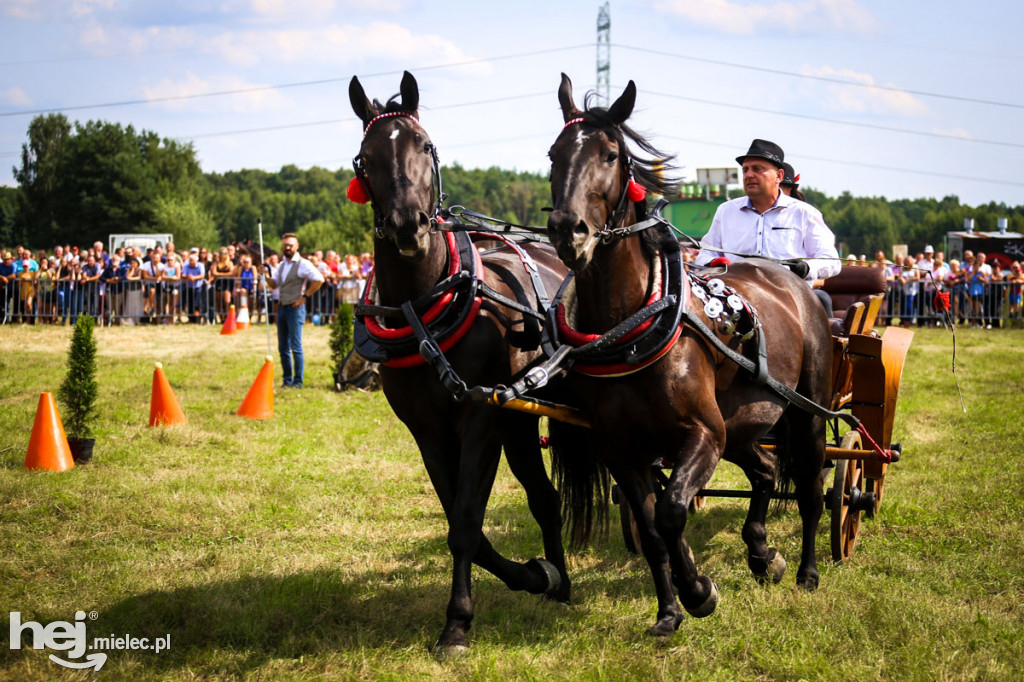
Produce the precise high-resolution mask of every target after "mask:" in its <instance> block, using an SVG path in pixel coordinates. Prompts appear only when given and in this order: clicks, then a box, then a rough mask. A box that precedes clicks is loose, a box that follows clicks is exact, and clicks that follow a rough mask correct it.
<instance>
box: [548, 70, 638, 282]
mask: <svg viewBox="0 0 1024 682" xmlns="http://www.w3.org/2000/svg"><path fill="white" fill-rule="evenodd" d="M558 102H559V104H561V106H562V116H563V118H564V119H565V127H564V128H563V129H562V132H561V134H560V135H559V136H558V139H556V140H555V144H554V145H552V147H551V150H550V151H549V152H548V157H549V158H550V159H551V199H552V202H553V204H552V205H553V207H554V208H553V209H552V211H551V215H550V216H549V217H548V235H549V237H550V238H551V244H552V245H553V246H554V247H555V249H556V250H557V251H558V257H559V258H561V259H562V261H563V262H564V263H565V264H566V265H567V266H569V267H570V268H573V269H576V270H580V269H583V268H584V267H586V265H587V264H588V263H589V262H590V260H591V258H592V257H593V255H594V249H595V248H596V247H597V245H598V243H599V241H600V239H599V236H598V232H599V231H600V230H602V229H604V227H605V226H606V225H607V224H608V222H609V218H610V217H611V216H612V215H613V214H614V213H615V211H616V207H617V206H618V205H619V203H620V201H619V200H620V198H622V196H623V192H624V191H625V186H626V183H627V182H628V180H629V170H628V166H627V163H628V158H629V156H628V151H627V150H626V144H625V141H624V139H623V137H622V131H621V129H620V127H619V126H620V125H621V124H622V123H623V122H624V121H625V120H626V119H627V118H629V115H630V114H631V113H632V112H633V105H634V104H635V103H636V85H634V84H633V81H630V82H629V85H627V86H626V90H625V92H623V93H622V96H621V97H619V98H618V99H617V100H615V103H614V104H612V106H611V107H609V108H608V109H607V110H598V109H594V110H590V109H588V110H587V111H586V112H584V111H580V110H579V109H577V108H576V105H575V104H574V103H573V97H572V82H571V81H570V80H569V77H568V76H566V75H565V74H564V73H563V74H562V85H561V87H559V88H558Z"/></svg>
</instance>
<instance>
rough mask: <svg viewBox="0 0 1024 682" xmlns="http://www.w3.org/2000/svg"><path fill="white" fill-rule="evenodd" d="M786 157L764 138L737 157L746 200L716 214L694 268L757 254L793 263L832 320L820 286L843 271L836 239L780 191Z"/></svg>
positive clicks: (814, 212) (813, 212) (815, 215)
mask: <svg viewBox="0 0 1024 682" xmlns="http://www.w3.org/2000/svg"><path fill="white" fill-rule="evenodd" d="M784 158H785V152H783V151H782V148H781V147H779V145H777V144H775V143H774V142H770V141H768V140H761V139H755V140H754V141H753V142H752V143H751V145H750V149H749V150H748V151H747V153H746V154H744V155H743V156H739V157H737V158H736V161H737V163H739V164H740V166H741V167H742V169H743V191H744V192H745V194H746V196H742V197H739V198H737V199H732V200H731V201H727V202H725V203H724V204H722V205H721V206H719V207H718V210H717V211H715V217H714V220H712V222H711V229H710V230H709V231H708V233H707V234H706V235H705V236H704V239H703V240H702V248H701V251H700V253H699V254H697V259H696V264H697V265H707V264H708V263H710V262H711V261H712V260H714V259H716V258H722V257H724V258H728V259H734V258H742V257H744V256H755V255H756V256H765V257H768V258H775V259H779V260H783V261H790V262H789V263H786V265H787V266H788V267H789V268H790V269H791V270H792V271H793V272H794V273H795V274H796V275H797V276H798V277H801V278H803V279H804V280H806V281H807V284H808V285H809V286H811V287H812V288H813V289H814V292H815V294H816V295H817V296H818V298H819V299H820V300H821V303H822V306H823V307H824V308H825V312H826V313H827V314H828V316H829V317H831V316H832V300H831V298H829V296H828V294H827V293H825V292H824V291H822V290H821V286H822V285H823V283H824V281H825V280H826V279H827V278H829V277H832V276H834V275H836V274H838V273H839V270H840V261H839V253H838V252H837V251H836V239H835V235H834V234H832V230H830V229H829V228H828V225H826V224H825V220H824V218H822V215H821V211H819V210H818V209H816V208H814V207H813V206H811V205H810V204H808V203H806V202H803V201H800V200H799V199H794V198H792V197H789V196H787V195H786V194H784V193H783V192H782V190H781V183H782V180H783V178H784V177H785V167H784V165H783V163H784Z"/></svg>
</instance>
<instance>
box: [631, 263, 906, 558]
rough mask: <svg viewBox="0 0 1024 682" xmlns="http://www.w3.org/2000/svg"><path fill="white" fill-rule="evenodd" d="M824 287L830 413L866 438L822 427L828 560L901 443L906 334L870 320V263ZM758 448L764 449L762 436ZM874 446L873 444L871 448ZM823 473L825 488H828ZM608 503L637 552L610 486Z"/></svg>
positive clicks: (875, 307) (704, 492) (843, 551)
mask: <svg viewBox="0 0 1024 682" xmlns="http://www.w3.org/2000/svg"><path fill="white" fill-rule="evenodd" d="M824 289H825V291H826V292H828V293H829V295H830V297H831V298H832V301H833V309H834V311H835V317H834V318H832V319H831V320H830V322H831V327H832V344H833V362H832V385H833V395H832V402H831V405H830V408H831V409H832V410H848V411H849V412H850V413H852V414H853V415H854V416H855V417H857V418H858V419H859V420H860V422H861V423H862V424H863V425H864V430H866V431H867V434H869V435H870V437H871V439H872V440H873V441H874V443H869V442H868V439H867V438H866V437H865V436H862V434H861V433H860V432H858V431H856V430H849V431H845V432H844V431H843V430H842V426H841V422H840V420H838V419H833V420H831V422H830V424H829V443H828V446H827V447H826V450H825V452H826V457H827V460H826V462H825V468H824V469H823V470H822V478H823V481H824V482H825V484H826V491H825V506H826V509H827V510H828V512H829V518H830V524H829V526H830V533H831V542H830V544H831V553H832V560H833V561H834V562H836V563H841V562H843V561H846V560H848V559H849V558H850V557H851V556H852V554H853V552H854V549H855V547H856V545H857V538H858V536H859V533H860V522H861V519H862V517H866V518H873V517H874V515H875V514H876V513H877V512H878V511H879V508H880V507H881V504H882V499H883V496H884V492H885V478H886V474H887V472H888V468H889V464H891V463H893V462H897V461H899V459H900V455H901V447H900V444H899V443H893V442H892V434H893V422H894V420H895V416H896V403H897V399H898V397H899V387H900V378H901V376H902V373H903V364H904V362H905V360H906V356H907V351H908V349H909V348H910V343H911V341H912V339H913V336H914V333H913V332H912V331H911V330H909V329H906V328H903V327H886V328H885V330H884V332H883V333H882V334H879V333H878V332H877V331H876V330H875V329H874V326H875V323H876V322H877V321H878V319H879V316H880V314H881V313H882V306H883V303H884V299H885V277H884V274H883V273H882V271H881V270H879V269H876V268H868V267H860V266H850V265H844V266H843V267H842V269H841V271H840V273H839V274H838V275H836V276H835V277H832V278H830V279H828V280H826V281H825V286H824ZM762 445H763V447H765V449H767V450H769V451H770V450H772V449H773V448H774V444H773V443H772V442H771V438H770V437H769V438H768V439H766V440H765V441H763V442H762ZM875 445H877V448H876V447H874V446H875ZM667 464H669V463H667V462H659V463H658V465H656V467H655V472H654V474H655V478H656V480H658V481H659V483H660V485H661V486H662V487H664V485H665V483H666V482H667V476H666V474H665V472H664V469H665V466H664V465H667ZM828 477H831V481H830V483H831V486H829V485H828V483H829V481H828ZM750 495H751V493H750V491H745V490H726V489H706V488H705V489H701V490H700V491H699V492H698V494H697V497H695V498H694V499H693V501H692V502H691V505H690V509H691V511H700V510H701V509H703V508H704V507H705V505H706V504H707V500H708V498H711V497H720V498H749V497H750ZM612 498H613V502H614V503H615V504H616V505H617V506H618V508H619V519H620V524H621V529H622V536H623V540H624V542H625V545H626V549H627V550H629V551H630V552H632V553H634V554H635V553H638V552H639V547H640V540H639V535H638V529H637V525H636V520H635V519H634V518H633V514H632V512H631V511H630V508H629V505H628V504H627V503H626V500H625V499H624V498H623V497H622V496H621V495H620V494H619V490H618V487H617V486H616V487H613V488H612ZM773 498H775V499H793V498H794V496H793V494H792V493H788V492H777V493H775V494H774V495H773Z"/></svg>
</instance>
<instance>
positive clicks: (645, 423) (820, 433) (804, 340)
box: [548, 74, 831, 636]
mask: <svg viewBox="0 0 1024 682" xmlns="http://www.w3.org/2000/svg"><path fill="white" fill-rule="evenodd" d="M558 98H559V102H560V104H561V108H562V114H563V116H564V120H565V122H566V125H565V127H564V128H563V130H562V133H561V134H560V135H559V136H558V138H557V140H556V141H555V143H554V145H553V146H552V147H551V151H550V153H549V155H550V158H551V196H552V200H553V202H554V203H553V206H554V208H553V211H552V212H551V215H550V217H549V221H548V234H549V236H550V238H551V242H552V244H553V245H554V246H555V248H556V249H557V251H558V254H559V256H560V257H561V259H562V260H563V261H564V262H565V263H566V265H568V266H569V267H570V268H572V270H573V272H574V275H575V282H574V283H573V284H574V287H575V298H576V306H575V317H574V318H573V320H572V324H573V325H574V326H573V327H572V329H573V330H575V332H576V333H577V335H579V336H581V337H583V338H584V339H588V338H591V337H594V336H598V335H602V334H605V333H606V332H608V331H609V330H613V329H614V328H616V327H619V329H620V330H621V329H622V328H621V327H620V326H619V325H621V324H622V323H624V321H627V318H631V316H633V315H634V313H636V312H637V311H639V310H641V309H644V308H645V306H647V305H649V304H650V302H651V301H652V300H654V298H656V296H655V295H653V294H654V293H656V291H657V290H658V289H659V287H660V286H662V282H664V281H666V280H665V278H666V277H667V276H671V275H672V273H671V272H669V271H666V268H665V267H663V266H661V265H659V263H662V262H668V261H666V260H665V259H664V254H666V253H672V252H678V250H679V245H678V242H677V241H676V239H675V238H674V236H673V235H672V233H671V231H670V230H669V229H668V228H667V226H665V225H663V224H661V225H658V224H655V226H653V227H651V228H650V229H645V230H642V231H636V232H628V231H626V230H625V229H623V228H625V227H627V226H630V225H634V224H636V223H637V222H638V218H640V217H643V216H638V211H639V212H641V213H642V212H643V211H644V210H645V206H644V204H643V203H642V202H634V201H633V200H626V199H623V198H622V197H623V193H624V192H625V191H626V188H627V186H628V184H629V182H630V179H631V178H633V179H634V181H635V182H637V183H639V184H640V185H642V186H644V187H647V188H650V189H652V190H654V191H657V192H658V193H660V194H663V195H664V194H669V193H670V187H669V186H667V183H666V181H664V180H661V179H660V177H659V173H657V172H655V170H654V168H655V166H656V165H657V163H658V161H657V159H658V157H660V156H662V155H660V154H658V153H657V150H656V149H654V148H653V147H652V146H650V144H649V143H647V142H646V141H645V140H644V139H643V138H642V137H640V136H639V135H638V134H636V133H635V132H634V131H632V130H631V129H630V128H628V127H627V126H626V125H625V121H626V120H627V119H628V118H629V116H630V114H631V113H632V110H633V106H634V103H635V99H636V87H635V86H634V84H633V82H632V81H630V83H629V85H628V87H627V88H626V90H625V92H624V93H623V94H622V96H621V97H619V99H618V100H616V101H615V102H614V103H613V104H612V105H611V106H610V107H609V108H608V109H602V108H589V107H588V108H587V110H585V111H580V110H579V109H577V107H576V105H575V104H574V103H573V95H572V84H571V83H570V81H569V79H568V78H567V77H566V76H565V75H564V74H563V76H562V84H561V87H560V89H559V92H558ZM628 142H632V143H633V144H635V145H637V146H638V147H639V148H640V149H641V150H643V151H645V152H647V153H649V154H651V156H652V158H651V159H646V160H645V159H641V158H637V157H634V156H633V154H632V152H631V151H630V149H629V148H628V147H627V143H628ZM659 258H661V259H662V260H659ZM669 270H671V267H669ZM679 272H682V266H681V265H679ZM669 278H670V279H671V277H669ZM676 279H677V280H679V281H678V282H676V284H678V285H679V289H678V291H677V292H676V293H677V294H678V296H677V298H681V299H682V300H684V301H685V300H686V299H687V296H688V295H689V294H688V292H687V290H688V289H689V288H690V283H689V280H688V279H687V278H686V277H685V276H682V277H677V278H676ZM721 279H722V280H724V282H725V284H726V285H728V286H730V287H732V288H733V289H734V290H735V291H736V292H738V293H739V294H740V295H741V296H742V297H743V298H745V299H746V300H747V301H748V302H749V303H750V304H752V306H753V308H755V309H756V311H757V312H758V313H759V316H760V321H761V323H762V325H763V328H762V330H761V334H762V335H763V337H764V340H765V342H766V357H767V370H768V373H769V374H770V375H771V376H773V377H775V378H776V379H777V380H779V381H780V382H781V383H783V384H785V385H786V386H788V387H790V388H795V389H796V390H797V391H798V392H800V393H801V394H803V395H805V396H807V397H808V398H810V399H812V400H814V401H816V402H818V403H819V404H824V403H827V401H828V399H829V397H830V391H831V386H830V383H831V379H830V378H829V372H828V368H829V367H830V363H831V340H830V335H829V330H828V323H827V320H826V318H825V315H824V313H823V310H822V307H821V305H820V304H819V303H818V302H817V299H816V298H815V297H814V295H813V294H812V293H811V290H810V289H809V288H808V287H807V286H806V284H804V283H803V282H802V281H801V280H800V279H799V278H797V277H796V276H794V275H793V274H791V273H790V272H789V271H788V270H787V269H785V268H783V267H781V266H779V265H777V264H775V263H771V262H768V261H759V262H758V261H744V262H741V263H738V264H734V265H732V266H731V267H729V268H728V272H727V273H725V274H722V275H721ZM699 302H700V301H698V300H697V299H696V298H691V299H690V313H692V314H693V319H694V320H696V322H690V321H689V319H687V318H686V315H684V313H682V312H680V313H679V314H680V315H681V316H683V320H684V323H683V324H681V325H679V326H675V325H673V324H671V321H672V318H669V319H670V324H669V325H668V327H667V328H666V330H665V331H666V333H667V334H669V335H668V336H667V337H666V342H665V343H666V344H667V345H666V346H665V348H667V350H665V351H659V353H662V352H663V353H664V354H660V355H659V353H654V354H651V355H650V356H649V358H648V359H647V361H646V363H647V364H646V365H645V364H644V363H640V364H637V365H636V366H631V365H630V362H625V363H622V366H620V367H614V366H613V369H612V370H611V371H608V372H605V374H610V375H614V376H603V377H597V376H588V375H585V374H583V373H581V372H579V371H574V372H572V373H571V374H570V377H569V385H570V388H571V391H570V393H571V395H572V396H573V399H574V400H575V401H576V402H577V403H578V406H579V407H580V408H581V409H582V411H583V412H584V414H586V415H587V417H588V418H589V420H590V422H591V424H593V427H594V431H595V435H596V439H595V445H596V447H597V449H598V454H599V456H600V457H601V459H602V461H603V462H604V463H605V464H606V465H607V467H608V469H609V470H610V471H611V473H612V476H614V478H615V479H616V481H617V482H618V484H619V486H620V489H621V491H622V493H623V494H624V495H625V497H626V499H627V500H628V502H629V505H630V507H631V509H632V510H633V514H634V516H635V517H636V519H637V520H638V524H639V527H640V539H641V546H642V550H643V554H644V556H645V558H646V559H647V562H648V564H649V565H650V568H651V573H652V574H653V577H654V584H655V589H656V591H657V595H658V613H657V622H656V623H655V625H654V626H653V627H652V628H651V630H650V632H651V634H654V635H656V636H666V635H669V634H671V633H672V632H673V631H674V630H675V629H676V628H678V626H679V623H680V621H681V620H682V617H683V616H682V611H681V610H680V608H679V603H678V602H677V601H676V596H675V592H674V590H673V586H674V587H675V589H676V590H678V593H679V599H680V601H681V602H682V605H683V606H684V607H685V609H686V610H687V611H688V612H689V613H690V614H691V615H693V616H697V617H703V616H707V615H710V614H711V613H712V612H713V611H714V609H715V606H716V604H717V601H718V592H717V588H716V587H715V585H714V583H713V582H712V581H711V579H710V578H709V577H708V576H706V575H701V574H700V573H699V572H698V570H697V566H696V563H695V561H694V557H693V555H692V552H690V550H689V547H688V545H687V543H686V540H685V538H684V537H683V531H684V529H685V528H686V522H687V515H688V510H687V507H688V505H689V503H690V501H691V499H692V498H693V497H694V495H695V493H696V492H697V491H698V490H699V489H700V488H702V487H703V486H704V485H705V484H706V483H707V482H708V480H709V479H710V478H711V475H712V474H713V473H714V470H715V466H716V465H717V464H718V461H719V459H720V458H721V457H723V456H724V457H725V458H726V459H727V460H729V461H731V462H734V463H736V464H738V465H739V466H740V467H741V468H742V469H743V470H744V471H745V473H746V474H747V476H748V478H749V479H750V482H751V485H752V487H753V498H752V500H751V507H750V511H749V513H748V516H747V519H746V522H745V524H744V526H743V539H744V541H745V542H746V544H747V547H748V564H749V566H750V569H751V570H752V572H753V573H754V574H755V575H756V576H758V577H759V578H760V579H763V580H774V581H776V582H777V581H778V580H779V579H781V577H782V573H783V572H784V571H785V561H784V560H783V559H782V557H781V556H780V555H779V554H778V552H777V551H776V549H775V548H772V547H769V546H768V544H767V542H766V537H767V535H766V531H765V525H764V519H765V515H766V512H767V508H768V505H769V501H770V498H771V495H772V493H773V490H774V488H775V482H776V477H777V475H779V477H780V478H782V479H783V480H785V479H787V478H789V479H791V480H792V482H793V483H794V484H795V488H796V496H797V503H798V506H799V510H800V516H801V519H802V522H803V551H802V554H801V561H800V566H799V568H798V570H797V583H798V584H799V585H801V586H802V587H805V588H807V589H814V587H815V586H816V585H817V582H818V571H817V567H816V562H815V555H814V539H815V532H816V528H817V524H818V520H819V518H820V516H821V512H822V506H823V496H822V487H821V482H820V480H819V474H820V472H821V469H822V465H823V462H824V457H825V421H824V420H823V419H822V418H820V417H816V416H812V415H811V414H809V413H807V412H804V411H801V410H799V409H797V408H795V407H793V406H791V405H789V404H788V403H787V401H785V400H783V399H781V398H780V397H779V395H778V394H777V393H775V392H773V391H771V390H769V389H768V388H766V387H765V386H764V385H763V384H760V383H758V382H756V381H755V380H754V378H753V375H752V374H751V373H748V372H747V371H744V370H741V369H740V367H739V366H738V365H737V364H736V363H734V362H732V361H730V360H728V359H726V357H725V356H724V355H723V352H722V351H720V349H718V348H716V347H715V346H714V345H713V344H712V343H710V342H709V338H708V337H705V336H702V334H701V333H699V332H698V331H697V329H696V326H697V325H699V324H703V325H706V326H707V327H710V328H711V329H712V330H719V331H717V332H712V333H718V334H719V336H720V338H721V339H722V340H723V341H724V342H725V343H726V344H728V345H729V346H731V347H732V348H733V349H734V350H736V351H738V352H739V353H741V354H744V355H745V356H748V357H753V358H757V357H758V353H757V349H756V336H754V337H751V338H750V339H747V340H741V339H740V337H739V336H736V335H729V334H724V333H722V332H721V325H719V324H717V323H715V322H713V321H712V320H710V319H709V317H708V315H706V314H705V311H704V308H703V305H693V304H694V303H699ZM667 310H670V309H667ZM659 319H660V318H659ZM627 324H628V322H627ZM673 329H674V330H675V332H674V333H673ZM620 333H621V331H620V332H617V333H616V335H619V334H620ZM652 333H653V331H652ZM673 334H678V338H675V337H674V335H673ZM648 338H649V337H643V335H639V336H637V341H636V342H635V344H636V345H638V346H639V345H643V344H644V343H646V342H647V340H648ZM674 338H675V340H673V339H674ZM631 343H633V342H631ZM626 345H627V346H629V344H626ZM752 346H753V347H752ZM582 361H583V358H581V359H579V360H578V361H577V364H576V369H579V368H580V363H581V362H582ZM596 369H597V370H599V368H596ZM633 370H637V371H633ZM630 371H632V373H629V372H630ZM593 373H600V371H597V372H592V374H593ZM773 427H776V428H775V431H776V432H777V434H778V435H777V438H778V443H777V449H776V453H777V454H778V459H777V458H776V455H773V454H770V453H769V452H767V451H766V450H765V449H764V448H763V447H762V446H761V445H759V444H758V441H759V439H761V438H762V437H763V436H765V435H766V434H767V433H768V432H769V430H770V429H772V428H773ZM659 458H663V459H664V461H666V462H668V463H670V464H671V465H672V471H671V475H670V477H669V483H668V485H667V487H666V488H665V490H664V491H663V493H662V494H661V495H660V496H658V495H656V493H655V491H656V487H655V484H654V481H653V473H654V472H653V470H652V465H653V464H654V463H655V462H656V461H657V460H658V459H659ZM567 467H568V468H567V469H566V470H565V472H564V476H565V477H566V480H567V481H569V482H571V483H572V484H573V485H575V486H577V487H578V490H577V491H576V499H577V500H582V499H586V497H587V488H586V483H587V482H586V481H585V480H583V479H582V478H581V477H579V476H574V473H573V470H572V466H571V465H567ZM566 492H569V491H563V494H565V493H566Z"/></svg>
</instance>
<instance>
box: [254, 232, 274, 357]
mask: <svg viewBox="0 0 1024 682" xmlns="http://www.w3.org/2000/svg"><path fill="white" fill-rule="evenodd" d="M256 225H257V227H258V228H259V233H260V263H261V264H262V265H263V309H264V310H265V311H266V312H267V356H268V357H269V356H270V355H271V351H270V293H269V292H268V291H267V263H266V261H265V260H263V259H264V257H265V255H266V251H264V250H263V219H262V218H260V219H259V220H257V221H256Z"/></svg>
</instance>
